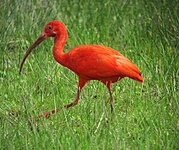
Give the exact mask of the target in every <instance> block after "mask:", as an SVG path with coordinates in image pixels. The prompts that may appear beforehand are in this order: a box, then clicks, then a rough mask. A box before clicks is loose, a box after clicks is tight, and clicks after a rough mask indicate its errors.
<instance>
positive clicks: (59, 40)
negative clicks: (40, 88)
mask: <svg viewBox="0 0 179 150" xmlns="http://www.w3.org/2000/svg"><path fill="white" fill-rule="evenodd" d="M67 38H68V34H67V32H63V34H60V35H58V34H57V35H56V37H55V39H54V46H53V56H54V58H55V60H56V61H57V62H58V63H60V64H62V65H63V66H67V62H66V59H65V53H64V52H63V49H64V46H65V43H66V40H67Z"/></svg>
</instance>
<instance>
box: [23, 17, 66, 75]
mask: <svg viewBox="0 0 179 150" xmlns="http://www.w3.org/2000/svg"><path fill="white" fill-rule="evenodd" d="M64 33H66V28H65V25H64V24H63V23H62V22H60V21H58V20H54V21H51V22H49V23H47V25H46V26H45V27H44V30H43V31H42V34H41V35H40V36H39V37H38V38H37V39H36V40H35V41H34V42H33V44H32V45H31V46H30V47H29V48H28V50H27V51H26V53H25V55H24V57H23V60H22V62H21V65H20V72H21V71H22V67H23V64H24V62H25V60H26V58H27V57H28V55H29V54H30V53H31V52H32V50H33V49H35V48H36V47H37V46H38V45H39V44H40V43H42V42H43V41H44V40H45V39H47V38H48V37H56V36H57V35H58V36H60V35H61V34H64Z"/></svg>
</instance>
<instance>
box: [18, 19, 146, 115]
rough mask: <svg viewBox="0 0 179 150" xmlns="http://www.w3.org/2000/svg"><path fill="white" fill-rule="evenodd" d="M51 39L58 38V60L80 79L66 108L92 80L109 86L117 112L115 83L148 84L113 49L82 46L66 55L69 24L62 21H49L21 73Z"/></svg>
mask: <svg viewBox="0 0 179 150" xmlns="http://www.w3.org/2000/svg"><path fill="white" fill-rule="evenodd" d="M48 37H54V38H55V40H54V47H53V56H54V58H55V60H56V61H57V62H58V63H60V64H61V65H63V66H65V67H67V68H69V69H70V70H72V71H73V72H75V73H76V74H77V75H78V76H79V84H78V91H77V97H76V99H75V101H74V102H72V103H70V104H68V105H65V106H64V107H65V108H69V107H71V106H73V105H76V104H77V103H78V100H79V97H80V92H81V90H82V88H83V87H84V85H85V84H86V83H87V82H88V81H90V80H99V81H101V82H102V83H104V84H105V85H106V87H107V88H108V90H109V93H110V102H111V110H112V109H113V97H112V91H111V87H110V85H111V83H113V82H117V81H118V80H120V79H122V78H124V77H129V78H131V79H134V80H136V81H139V82H144V79H143V77H142V75H141V72H140V70H139V69H138V68H137V66H136V65H135V64H133V63H132V62H131V61H130V60H129V59H127V58H126V57H124V56H123V55H122V54H120V53H119V52H118V51H116V50H114V49H112V48H110V47H107V46H102V45H81V46H77V47H75V48H73V49H72V50H71V51H69V52H68V53H63V48H64V45H65V43H66V40H67V38H68V34H67V31H66V27H65V25H64V24H63V23H62V22H60V21H58V20H54V21H52V22H49V23H48V24H47V25H46V26H45V29H44V31H43V32H42V34H41V35H40V36H39V38H37V40H36V41H35V42H34V43H33V44H32V45H31V47H30V48H29V49H28V50H27V52H26V54H25V55H24V58H23V60H22V62H21V66H20V71H21V70H22V66H23V64H24V62H25V60H26V58H27V57H28V55H29V54H30V52H31V51H32V49H34V48H35V47H36V46H37V45H39V44H40V43H41V42H42V41H43V40H45V39H46V38H48ZM49 113H50V112H49ZM49 113H48V112H47V113H45V116H47V114H48V115H49ZM51 113H52V114H53V113H55V110H52V111H51Z"/></svg>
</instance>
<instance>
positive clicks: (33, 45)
mask: <svg viewBox="0 0 179 150" xmlns="http://www.w3.org/2000/svg"><path fill="white" fill-rule="evenodd" d="M46 38H47V36H46V34H44V33H42V34H41V35H40V36H39V37H38V38H37V39H36V40H35V42H34V43H33V44H32V45H31V46H30V47H29V48H28V50H27V51H26V53H25V55H24V57H23V59H22V61H21V65H20V70H19V73H21V71H22V67H23V64H24V62H25V60H26V59H27V57H28V56H29V54H30V53H31V52H32V50H33V49H35V48H36V47H37V46H38V45H39V44H40V43H41V42H43V41H44V40H45V39H46Z"/></svg>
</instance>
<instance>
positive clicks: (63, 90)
mask: <svg viewBox="0 0 179 150" xmlns="http://www.w3.org/2000/svg"><path fill="white" fill-rule="evenodd" d="M54 19H58V20H61V21H63V22H64V23H65V24H66V26H67V29H68V33H69V38H68V41H67V44H66V46H65V51H66V52H67V51H69V50H70V49H71V48H73V47H75V46H77V45H80V44H102V45H107V46H110V47H112V48H114V49H116V50H118V51H119V52H120V53H122V54H123V55H124V56H126V57H128V58H129V59H130V60H132V61H133V62H135V64H136V65H137V66H138V67H139V68H140V69H141V71H142V74H143V77H144V79H145V82H144V84H141V83H138V82H136V81H133V80H131V79H128V78H125V79H123V80H121V81H120V82H118V83H115V84H113V96H114V99H115V113H114V114H111V113H110V104H109V102H108V101H109V93H108V90H107V89H106V87H104V86H103V85H102V84H101V83H99V82H98V81H91V82H90V83H88V84H87V86H86V87H85V88H84V89H83V91H82V93H81V100H80V102H79V104H78V105H77V106H75V107H73V108H70V109H68V110H62V111H60V112H59V113H57V115H55V116H52V117H50V118H48V119H44V120H43V119H41V120H39V121H38V122H37V123H31V125H29V117H30V116H37V115H39V114H42V113H43V112H45V111H47V110H50V109H52V108H57V107H59V106H63V105H65V104H67V103H69V102H71V101H73V100H74V98H75V95H76V90H77V79H78V78H77V76H76V75H75V74H74V73H73V72H71V71H69V70H68V69H66V68H64V67H62V66H61V65H59V64H57V63H56V62H55V60H54V59H53V56H52V50H51V49H52V46H53V40H52V39H48V40H46V41H45V42H43V43H42V44H41V45H40V46H39V47H38V48H37V49H36V50H35V51H34V52H33V53H32V54H31V55H30V57H29V58H28V60H27V62H26V63H25V66H24V68H23V74H21V75H19V66H20V61H21V60H22V57H23V55H24V53H25V51H26V50H27V48H28V47H29V46H30V44H31V43H32V42H33V41H34V40H35V39H36V38H37V37H38V36H39V35H40V33H41V31H42V29H43V27H44V25H45V24H46V23H47V22H49V21H52V20H54ZM0 42H1V44H0V134H1V136H0V149H6V150H7V149H10V150H12V149H83V150H84V149H109V150H113V149H178V147H179V99H178V97H179V92H178V90H179V89H178V86H179V85H178V79H179V71H178V68H179V61H178V60H179V57H178V56H179V3H178V2H177V0H173V1H170V0H160V1H155V0H151V1H146V0H144V1H141V0H136V1H129V0H126V1H122V0H120V1H109V0H104V1H94V2H92V1H88V0H87V1H84V0H79V1H78V0H62V1H60V2H59V1H57V0H56V1H43V0H38V1H37V0H33V1H30V0H29V1H23V0H17V1H13V0H2V1H1V2H0Z"/></svg>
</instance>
